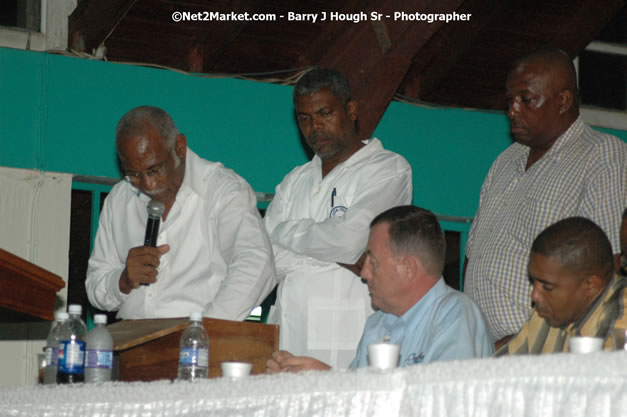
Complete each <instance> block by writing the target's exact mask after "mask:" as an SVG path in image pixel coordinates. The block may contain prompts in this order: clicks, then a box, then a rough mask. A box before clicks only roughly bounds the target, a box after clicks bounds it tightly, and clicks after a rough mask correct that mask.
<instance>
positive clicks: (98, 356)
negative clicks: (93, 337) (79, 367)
mask: <svg viewBox="0 0 627 417" xmlns="http://www.w3.org/2000/svg"><path fill="white" fill-rule="evenodd" d="M85 368H101V369H111V368H113V351H112V350H110V349H87V360H86V361H85Z"/></svg>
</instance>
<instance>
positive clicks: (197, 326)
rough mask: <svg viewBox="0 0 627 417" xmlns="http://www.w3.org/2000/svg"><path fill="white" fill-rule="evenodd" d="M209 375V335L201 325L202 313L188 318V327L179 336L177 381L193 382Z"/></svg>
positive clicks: (195, 313)
mask: <svg viewBox="0 0 627 417" xmlns="http://www.w3.org/2000/svg"><path fill="white" fill-rule="evenodd" d="M208 375H209V335H207V331H206V330H205V328H204V327H203V325H202V313H200V312H197V311H196V312H193V313H192V314H191V315H190V316H189V327H187V329H185V331H183V335H182V336H181V351H180V354H179V373H178V379H182V380H186V381H194V380H196V379H200V378H207V377H208Z"/></svg>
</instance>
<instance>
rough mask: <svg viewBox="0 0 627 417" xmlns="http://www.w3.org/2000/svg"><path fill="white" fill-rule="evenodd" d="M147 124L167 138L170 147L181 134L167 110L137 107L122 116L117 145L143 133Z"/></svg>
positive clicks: (118, 127) (164, 138) (116, 132)
mask: <svg viewBox="0 0 627 417" xmlns="http://www.w3.org/2000/svg"><path fill="white" fill-rule="evenodd" d="M146 125H151V126H152V127H154V128H155V129H156V130H157V133H159V136H161V138H162V139H163V140H165V142H166V144H167V146H168V149H169V148H172V146H174V142H175V140H176V137H177V135H178V134H179V131H178V129H177V128H176V125H175V124H174V120H172V117H170V115H169V114H168V113H167V112H166V111H165V110H163V109H160V108H159V107H155V106H139V107H135V108H134V109H132V110H130V111H128V112H127V113H126V114H125V115H124V116H122V118H121V119H120V121H119V122H118V125H117V127H116V129H115V143H116V146H118V147H119V144H120V142H121V141H122V140H123V139H124V138H127V137H129V136H137V135H143V134H144V129H145V127H146Z"/></svg>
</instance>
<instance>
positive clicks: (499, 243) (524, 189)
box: [465, 49, 627, 347]
mask: <svg viewBox="0 0 627 417" xmlns="http://www.w3.org/2000/svg"><path fill="white" fill-rule="evenodd" d="M506 95H507V99H508V110H507V116H508V117H509V119H510V123H511V134H512V136H513V138H514V139H515V141H516V142H515V143H514V144H512V145H511V146H510V147H508V148H507V149H506V150H505V151H504V152H503V153H502V154H501V155H499V157H498V158H497V159H496V161H495V162H494V163H493V165H492V167H491V168H490V171H489V172H488V175H487V177H486V179H485V182H484V184H483V186H482V188H481V194H480V200H479V209H478V210H477V214H476V216H475V219H474V221H473V225H472V227H471V230H470V235H469V239H468V245H467V247H466V254H467V257H468V259H467V262H466V265H465V267H466V277H465V286H466V287H465V291H466V293H467V294H468V295H469V296H470V297H471V298H473V299H474V300H475V302H476V303H477V304H478V305H479V307H480V308H481V310H482V311H483V313H484V314H485V316H486V318H487V320H488V323H489V326H490V330H491V332H492V334H493V335H494V337H495V339H496V340H499V339H505V340H507V338H508V336H509V335H512V334H515V333H517V332H518V331H519V330H520V328H521V326H522V325H523V323H525V321H526V320H527V318H528V317H529V314H530V313H531V309H532V304H531V299H530V291H531V287H530V285H529V280H528V277H527V262H528V259H529V252H530V248H531V243H532V242H533V240H534V238H535V237H536V236H537V235H538V233H540V232H541V231H542V230H543V229H544V228H545V227H547V226H548V225H550V224H552V223H555V222H556V221H558V220H560V219H563V218H566V217H569V216H583V217H586V218H589V219H591V220H593V221H594V222H595V223H597V224H598V225H599V226H600V227H601V228H602V229H603V230H604V231H605V233H606V234H607V236H608V237H609V240H610V243H611V245H612V253H613V254H615V262H616V265H618V259H619V253H620V244H619V226H620V217H621V213H622V210H623V208H624V207H625V205H627V193H626V190H625V184H626V183H627V179H626V178H627V169H626V166H627V144H625V143H624V142H622V141H621V140H619V139H617V138H616V137H613V136H610V135H607V134H602V133H600V132H597V131H594V130H592V129H591V128H590V127H589V126H588V125H586V124H585V123H584V122H583V120H582V119H581V117H580V116H579V97H578V90H577V79H576V74H575V69H574V66H573V64H572V61H571V60H570V58H569V57H568V55H566V54H565V53H564V52H563V51H560V50H557V49H544V50H540V51H537V52H534V53H533V54H531V55H528V56H526V57H524V58H522V59H521V60H519V61H518V62H517V63H516V64H515V65H514V67H513V69H512V70H511V71H510V73H509V75H508V77H507V84H506ZM499 345H500V344H499V342H497V347H498V346H499Z"/></svg>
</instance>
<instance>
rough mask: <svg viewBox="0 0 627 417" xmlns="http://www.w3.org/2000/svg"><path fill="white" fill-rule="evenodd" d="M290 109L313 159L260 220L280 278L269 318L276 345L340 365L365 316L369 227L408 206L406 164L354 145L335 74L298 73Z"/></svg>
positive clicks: (350, 107) (376, 144)
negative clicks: (388, 211) (276, 334)
mask: <svg viewBox="0 0 627 417" xmlns="http://www.w3.org/2000/svg"><path fill="white" fill-rule="evenodd" d="M294 107H295V110H296V117H297V119H298V125H299V127H300V130H301V133H302V134H303V136H304V138H305V140H306V141H307V143H308V144H309V146H310V147H311V149H312V150H313V151H314V152H315V156H314V158H313V159H312V160H311V161H310V162H308V163H306V164H304V165H302V166H299V167H296V168H294V170H292V172H290V173H289V174H288V175H287V176H286V177H285V178H284V179H283V181H282V182H281V184H279V186H277V188H276V193H275V197H274V199H273V200H272V203H271V204H270V206H269V207H268V211H267V212H266V216H265V217H264V221H265V224H266V229H267V230H268V234H269V235H270V240H271V241H272V245H273V249H274V256H275V262H276V266H277V278H278V281H279V288H278V292H277V305H276V308H275V309H274V310H273V311H272V312H271V313H270V321H271V322H273V323H277V324H279V325H280V326H281V333H280V334H281V336H280V342H279V344H280V348H281V349H283V350H288V351H290V352H293V353H294V354H296V355H304V356H311V357H314V358H316V359H318V360H320V361H323V362H326V363H328V364H330V365H331V366H333V367H347V366H348V365H349V364H350V362H351V360H352V359H353V357H354V356H355V348H356V346H357V343H358V342H359V338H360V336H361V330H362V329H363V326H364V324H365V322H366V318H367V317H368V316H369V315H370V313H372V309H371V307H370V298H369V297H368V289H367V287H366V285H364V284H363V283H362V282H361V278H360V277H359V276H358V274H359V270H360V269H361V263H363V256H362V254H363V253H364V251H365V249H366V243H367V241H368V226H369V224H370V221H371V220H372V219H373V218H374V217H375V216H376V215H377V214H379V213H380V212H382V211H384V210H385V209H388V208H390V207H394V206H398V205H403V204H408V203H409V202H410V201H411V198H412V173H411V167H410V166H409V164H408V163H407V161H406V160H405V159H404V158H403V157H402V156H400V155H398V154H396V153H394V152H391V151H389V150H386V149H384V148H383V145H382V143H381V142H380V141H379V140H378V139H376V138H373V139H369V140H360V138H359V136H358V134H357V129H356V125H355V124H356V121H357V117H358V108H357V103H356V102H355V101H354V100H352V99H351V92H350V88H349V85H348V81H347V80H346V77H344V75H343V74H342V73H340V72H338V71H335V70H331V69H314V70H312V71H310V72H308V73H307V74H305V75H304V76H303V77H302V78H301V79H300V80H299V81H298V83H297V84H296V86H295V88H294Z"/></svg>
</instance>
